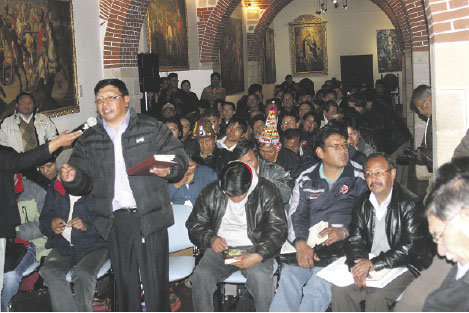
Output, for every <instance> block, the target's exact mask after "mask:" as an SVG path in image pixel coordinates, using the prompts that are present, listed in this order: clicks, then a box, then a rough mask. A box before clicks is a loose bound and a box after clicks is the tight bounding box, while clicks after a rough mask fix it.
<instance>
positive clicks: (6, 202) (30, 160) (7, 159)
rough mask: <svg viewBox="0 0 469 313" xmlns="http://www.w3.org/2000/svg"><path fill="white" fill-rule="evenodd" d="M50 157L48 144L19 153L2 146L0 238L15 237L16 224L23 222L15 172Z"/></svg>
mask: <svg viewBox="0 0 469 313" xmlns="http://www.w3.org/2000/svg"><path fill="white" fill-rule="evenodd" d="M49 157H50V153H49V145H48V144H43V145H41V146H39V147H37V148H35V149H32V150H29V151H27V152H23V153H18V152H16V151H15V150H13V148H10V147H5V146H0V193H1V201H0V238H13V237H15V236H16V232H15V226H16V225H19V224H20V223H21V220H20V214H19V212H18V205H17V204H16V197H15V183H14V181H13V174H15V173H18V172H20V171H23V170H25V169H28V168H30V167H31V166H34V165H36V164H40V163H41V162H43V161H45V160H47V159H48V158H49Z"/></svg>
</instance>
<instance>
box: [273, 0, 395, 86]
mask: <svg viewBox="0 0 469 313" xmlns="http://www.w3.org/2000/svg"><path fill="white" fill-rule="evenodd" d="M317 5H318V4H317V1H311V0H295V1H292V2H291V3H290V4H289V5H287V6H286V7H285V8H283V10H282V11H280V12H279V14H278V15H277V16H276V17H275V19H274V20H273V22H272V25H273V27H272V28H273V29H274V31H275V57H276V66H277V82H278V83H281V82H283V80H284V77H285V75H287V74H291V72H292V69H291V61H290V60H291V57H290V56H291V54H290V33H289V25H288V23H290V22H293V20H294V19H296V18H297V17H298V16H300V15H303V14H314V15H316V13H315V12H316V10H317ZM319 17H320V18H321V19H325V20H327V34H326V35H327V54H328V69H329V71H328V75H321V76H312V77H309V78H310V79H312V80H313V81H314V84H315V88H316V89H319V88H320V87H321V85H322V84H323V83H324V81H326V80H328V79H331V78H332V77H336V78H337V79H339V80H341V73H340V56H346V55H363V54H373V76H374V80H375V81H376V79H378V78H380V77H381V76H380V73H378V58H377V47H376V30H378V29H393V28H394V26H393V25H392V23H391V21H390V20H389V19H388V17H387V16H386V14H385V13H384V12H383V11H382V10H381V9H380V8H379V7H378V6H376V5H375V4H374V3H372V2H371V1H369V0H352V1H348V9H347V10H344V9H342V8H341V7H340V6H339V8H338V9H334V7H333V5H332V4H331V3H330V1H328V10H327V12H326V13H322V14H321V15H319ZM384 74H386V73H384ZM302 78H303V77H295V78H294V79H295V81H299V80H300V79H302ZM399 79H400V80H401V81H402V73H401V72H399Z"/></svg>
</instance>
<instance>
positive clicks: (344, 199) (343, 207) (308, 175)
mask: <svg viewBox="0 0 469 313" xmlns="http://www.w3.org/2000/svg"><path fill="white" fill-rule="evenodd" d="M320 165H321V163H316V164H315V165H313V166H312V167H311V168H309V169H307V170H305V171H304V172H303V173H301V175H300V176H299V177H298V179H297V180H296V182H295V188H294V189H293V194H292V199H291V201H290V211H289V214H288V222H289V224H290V225H289V227H288V240H289V241H291V242H295V241H299V240H304V241H306V240H307V239H308V234H309V228H310V227H311V226H313V225H315V224H317V223H318V222H320V221H325V222H329V226H331V224H342V225H343V226H344V227H345V228H346V229H348V226H349V224H350V220H351V217H352V209H353V206H354V203H355V200H356V199H357V198H358V197H359V196H360V195H361V194H363V193H364V192H365V191H366V190H367V187H366V182H365V180H364V175H363V170H362V167H361V165H359V164H357V163H355V162H353V161H352V162H349V163H348V164H347V166H345V167H344V171H343V172H342V174H341V175H340V177H339V178H338V179H337V180H336V181H335V183H334V184H333V185H332V188H329V185H328V183H327V182H326V180H324V179H322V178H321V177H320V176H319V167H320Z"/></svg>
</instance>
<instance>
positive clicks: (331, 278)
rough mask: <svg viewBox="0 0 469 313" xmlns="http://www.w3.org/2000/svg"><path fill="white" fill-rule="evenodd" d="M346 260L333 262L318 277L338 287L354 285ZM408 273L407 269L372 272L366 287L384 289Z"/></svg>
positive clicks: (370, 255) (341, 259) (399, 268)
mask: <svg viewBox="0 0 469 313" xmlns="http://www.w3.org/2000/svg"><path fill="white" fill-rule="evenodd" d="M368 257H369V258H370V259H372V258H373V257H374V255H372V254H371V253H370V254H369V256H368ZM345 258H346V257H345V256H343V257H341V258H339V259H337V260H336V261H334V262H332V263H331V264H329V265H328V266H326V267H325V268H323V269H322V270H320V271H319V272H318V274H317V275H318V276H319V277H321V278H322V279H325V280H327V281H328V282H330V283H332V284H334V285H336V286H338V287H346V286H349V285H352V284H353V283H354V280H353V275H352V273H351V272H350V271H349V269H348V266H347V264H345ZM407 271H408V269H407V267H396V268H393V269H389V268H384V269H382V270H380V271H372V272H370V273H369V277H368V278H367V279H366V286H367V287H374V288H384V287H386V286H387V285H388V284H389V283H390V282H391V281H393V280H394V279H395V278H396V277H398V276H400V275H401V274H403V273H405V272H407Z"/></svg>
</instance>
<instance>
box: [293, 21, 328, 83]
mask: <svg viewBox="0 0 469 313" xmlns="http://www.w3.org/2000/svg"><path fill="white" fill-rule="evenodd" d="M326 23H327V22H326V21H324V20H321V19H320V18H318V17H316V16H314V15H311V14H306V15H301V16H299V17H298V18H297V19H295V20H294V21H293V22H292V23H289V25H290V49H291V65H292V74H293V76H311V75H327V42H326Z"/></svg>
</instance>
